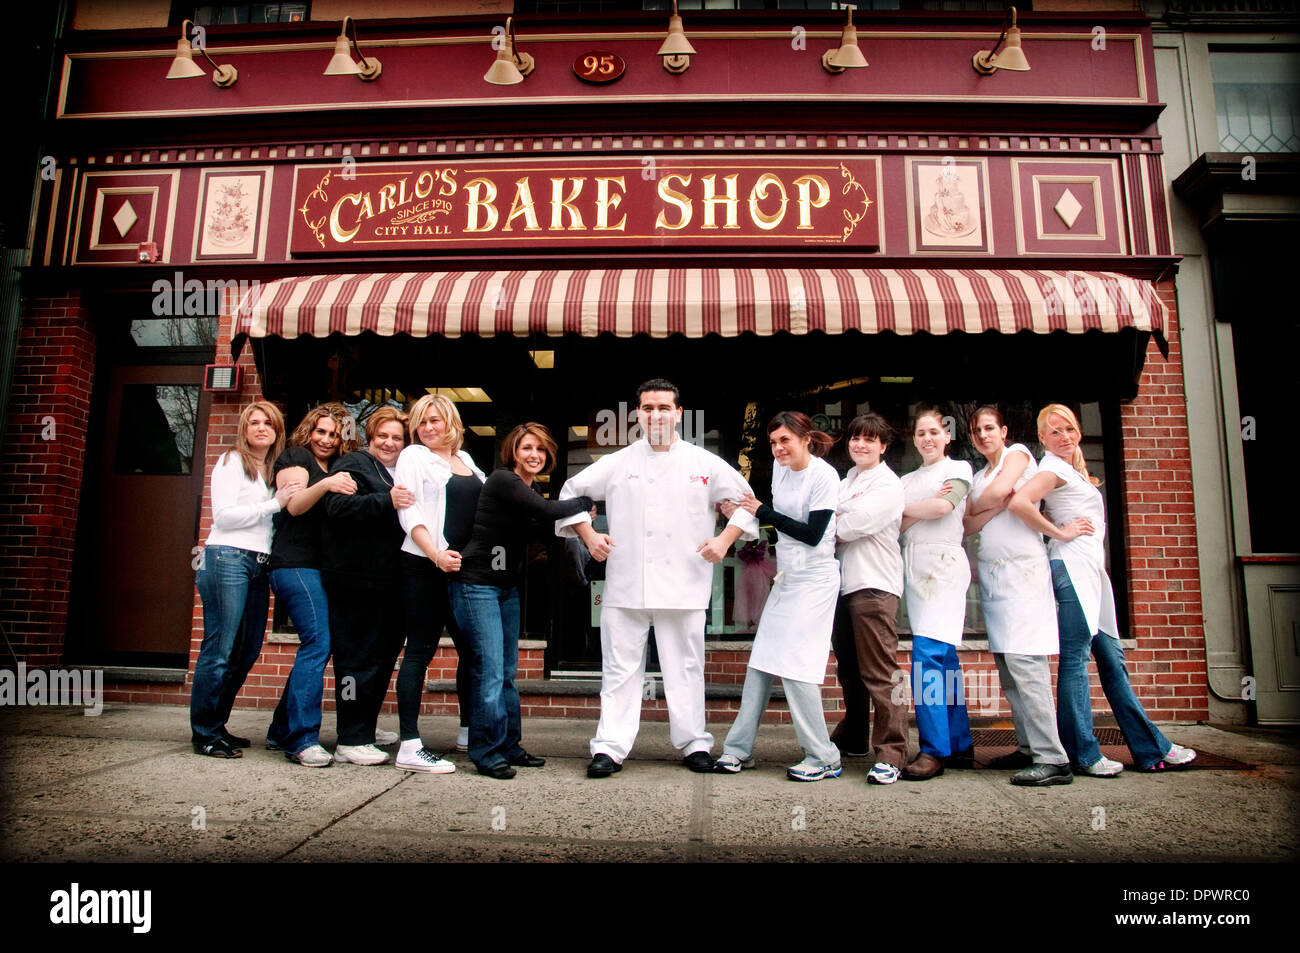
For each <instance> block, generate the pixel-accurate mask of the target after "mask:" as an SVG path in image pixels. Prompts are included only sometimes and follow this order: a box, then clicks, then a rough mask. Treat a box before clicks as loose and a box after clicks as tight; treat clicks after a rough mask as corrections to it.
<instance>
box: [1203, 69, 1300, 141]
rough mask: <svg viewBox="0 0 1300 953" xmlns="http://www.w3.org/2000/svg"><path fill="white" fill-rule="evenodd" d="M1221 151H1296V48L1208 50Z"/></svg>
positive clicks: (1299, 110) (1299, 107)
mask: <svg viewBox="0 0 1300 953" xmlns="http://www.w3.org/2000/svg"><path fill="white" fill-rule="evenodd" d="M1210 72H1211V74H1212V75H1213V77H1214V113H1215V118H1216V119H1217V120H1218V125H1219V148H1220V149H1222V150H1223V151H1224V152H1298V151H1300V53H1297V52H1271V51H1270V52H1261V51H1256V50H1251V51H1245V50H1237V51H1211V52H1210Z"/></svg>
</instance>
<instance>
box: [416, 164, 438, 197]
mask: <svg viewBox="0 0 1300 953" xmlns="http://www.w3.org/2000/svg"><path fill="white" fill-rule="evenodd" d="M426 181H427V182H428V183H429V184H428V185H425V184H424V183H425V182H426ZM433 182H434V178H433V173H432V172H429V171H428V170H426V171H424V172H421V173H420V174H419V175H418V176H416V179H415V197H416V198H417V199H422V198H427V197H428V195H429V193H430V192H432V191H433Z"/></svg>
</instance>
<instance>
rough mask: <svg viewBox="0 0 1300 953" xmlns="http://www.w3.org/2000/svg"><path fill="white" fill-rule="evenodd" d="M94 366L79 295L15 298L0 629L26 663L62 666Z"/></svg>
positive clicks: (2, 460)
mask: <svg viewBox="0 0 1300 953" xmlns="http://www.w3.org/2000/svg"><path fill="white" fill-rule="evenodd" d="M94 367H95V335H94V333H93V331H92V330H91V328H90V326H89V324H88V322H87V319H86V315H85V313H84V312H83V310H82V306H81V300H80V297H79V296H78V295H75V294H72V295H68V296H65V297H60V298H29V299H26V300H24V302H23V312H22V320H21V324H20V327H19V332H18V348H17V354H16V358H15V366H14V378H13V391H12V394H11V396H10V404H9V419H8V432H7V433H6V434H5V442H4V451H3V456H0V625H3V626H4V633H5V635H6V637H7V638H8V640H9V644H10V645H11V646H12V649H13V652H14V653H15V654H16V655H17V656H18V657H19V658H20V659H23V660H24V661H26V662H27V664H28V665H29V666H32V667H36V666H52V665H58V664H60V663H61V662H62V660H63V644H64V639H65V636H66V630H67V619H68V587H69V583H70V581H71V577H72V552H73V544H74V540H75V537H76V531H77V506H78V503H79V501H80V495H81V478H82V469H83V461H84V457H85V452H86V421H87V420H88V419H89V417H90V397H91V386H92V384H93V382H94ZM5 655H6V656H7V655H8V652H6V653H5ZM5 660H6V661H8V659H7V658H6V659H5Z"/></svg>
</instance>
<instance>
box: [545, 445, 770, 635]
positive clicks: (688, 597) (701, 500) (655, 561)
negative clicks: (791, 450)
mask: <svg viewBox="0 0 1300 953" xmlns="http://www.w3.org/2000/svg"><path fill="white" fill-rule="evenodd" d="M749 492H750V489H749V484H748V483H746V482H745V479H744V477H742V476H741V475H740V474H739V473H737V472H736V471H735V470H733V469H732V468H731V467H730V466H728V465H727V463H726V462H725V461H724V460H722V459H721V458H720V457H717V456H715V455H714V454H712V453H709V452H708V451H707V450H705V449H703V448H702V447H697V446H695V445H694V444H692V443H688V442H687V441H685V440H681V439H677V440H675V441H673V443H672V445H671V446H670V447H669V448H668V449H667V450H663V451H656V450H655V449H654V448H652V447H651V446H650V444H649V443H648V442H647V441H646V440H644V439H643V440H638V441H637V442H636V443H634V444H632V445H631V446H630V447H624V448H623V449H622V450H619V451H618V452H617V453H612V454H610V455H609V456H607V457H601V458H600V459H599V460H597V461H596V462H595V463H593V464H592V465H591V466H589V467H587V469H585V470H583V471H582V472H581V473H579V474H578V475H577V476H575V477H571V478H570V479H569V480H568V481H567V482H566V483H565V484H564V487H563V488H562V489H561V490H560V496H559V498H560V499H561V500H568V499H572V498H573V497H575V496H589V497H591V498H592V499H593V500H597V501H599V500H604V501H605V504H606V505H605V512H606V516H607V518H608V520H609V536H610V538H611V539H612V540H613V541H614V548H613V549H612V550H611V551H610V554H609V559H608V561H607V563H606V566H607V569H606V571H605V591H604V596H603V603H604V605H607V606H613V607H614V608H619V609H705V608H707V607H708V605H709V597H710V596H711V594H712V591H713V566H712V565H711V564H710V563H708V562H706V561H705V560H704V557H702V556H701V555H700V554H699V553H698V552H696V548H697V547H698V546H699V545H700V543H703V542H705V541H706V540H708V539H711V538H712V537H713V536H715V535H716V533H715V527H716V525H717V522H716V516H715V514H714V505H715V504H717V503H720V502H722V501H723V500H739V499H740V498H741V497H742V496H743V495H744V494H746V493H749ZM590 521H591V516H590V514H587V513H580V514H578V515H577V516H571V517H569V518H567V519H563V520H557V521H556V523H555V533H556V535H557V536H576V535H577V531H576V530H575V529H574V527H575V526H576V525H577V524H578V523H584V522H590ZM729 525H732V526H737V527H739V528H740V530H741V538H742V539H756V538H757V537H758V520H757V519H756V518H755V517H754V516H753V515H752V514H750V513H747V512H746V511H745V510H743V509H737V510H736V512H735V513H734V514H732V517H731V520H730V521H729Z"/></svg>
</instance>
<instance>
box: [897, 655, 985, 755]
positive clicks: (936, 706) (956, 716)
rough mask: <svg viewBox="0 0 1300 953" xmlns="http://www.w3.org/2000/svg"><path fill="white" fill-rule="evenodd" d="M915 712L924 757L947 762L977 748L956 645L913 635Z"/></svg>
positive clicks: (917, 732)
mask: <svg viewBox="0 0 1300 953" xmlns="http://www.w3.org/2000/svg"><path fill="white" fill-rule="evenodd" d="M912 708H913V710H914V711H915V712H916V734H917V736H918V737H919V738H920V741H921V751H922V752H923V753H925V754H928V755H933V756H934V757H936V758H946V757H948V756H949V755H952V754H956V753H957V752H959V751H967V750H969V749H970V747H971V745H972V744H974V741H973V740H972V738H971V734H970V716H969V715H968V714H967V712H966V686H965V683H964V682H963V680H962V672H961V663H960V662H958V661H957V647H956V646H955V645H949V644H948V643H947V642H940V641H939V640H937V639H928V638H926V637H925V636H923V635H915V634H913V636H912Z"/></svg>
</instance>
